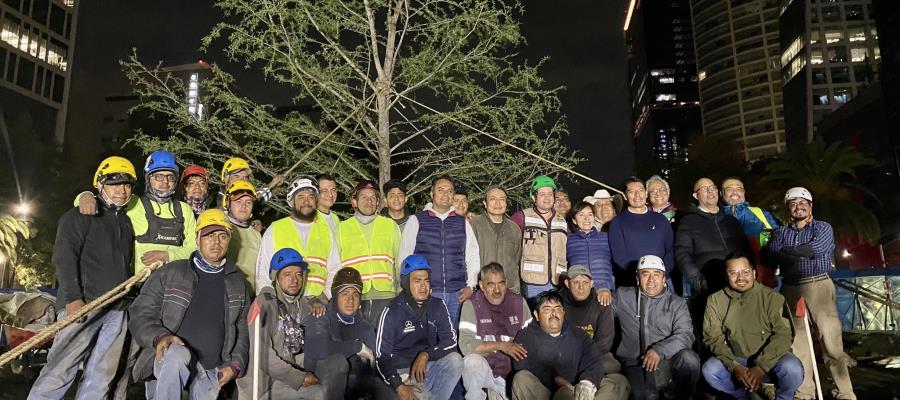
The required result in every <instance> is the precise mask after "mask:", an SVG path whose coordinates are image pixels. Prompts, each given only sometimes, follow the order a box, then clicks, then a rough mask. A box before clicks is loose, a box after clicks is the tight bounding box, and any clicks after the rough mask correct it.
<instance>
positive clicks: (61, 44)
mask: <svg viewBox="0 0 900 400" xmlns="http://www.w3.org/2000/svg"><path fill="white" fill-rule="evenodd" d="M0 13H2V15H0V106H2V107H3V108H4V109H5V110H6V113H7V114H8V115H9V114H17V113H28V114H30V115H31V118H32V121H33V126H34V129H35V131H36V133H37V134H40V135H41V136H42V137H41V139H42V140H45V141H47V142H51V141H52V142H55V143H56V144H58V145H60V144H62V142H63V140H64V138H65V122H66V113H67V103H68V94H69V84H70V82H69V77H70V70H71V66H72V65H71V64H72V49H73V48H74V46H72V43H73V42H74V40H75V28H76V26H77V20H78V4H77V3H76V2H75V1H74V0H3V1H2V2H0Z"/></svg>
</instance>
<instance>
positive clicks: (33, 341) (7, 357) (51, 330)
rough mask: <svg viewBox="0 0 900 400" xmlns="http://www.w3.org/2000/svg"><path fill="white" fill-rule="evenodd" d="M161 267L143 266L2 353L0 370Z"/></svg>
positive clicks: (124, 293)
mask: <svg viewBox="0 0 900 400" xmlns="http://www.w3.org/2000/svg"><path fill="white" fill-rule="evenodd" d="M162 265H163V263H162V261H157V262H155V263H153V264H150V265H148V266H145V267H144V268H142V269H141V270H140V271H138V272H137V274H135V275H134V276H132V277H131V278H128V280H127V281H125V282H122V283H120V284H119V286H116V287H115V288H113V289H112V290H110V291H108V292H106V293H104V294H103V295H102V296H100V297H98V298H96V299H94V300H93V301H91V302H90V303H88V304H85V306H84V307H81V308H79V309H78V311H76V312H75V313H74V314H72V315H67V316H66V319H64V320H62V321H56V322H54V323H53V324H51V325H50V326H48V327H46V328H44V329H42V330H41V331H40V332H38V333H37V334H36V335H34V336H32V337H31V338H30V339H28V340H26V341H24V342H22V343H21V344H19V345H18V346H16V347H15V348H13V349H10V350H8V351H7V352H6V353H3V355H0V368H2V367H3V366H5V365H6V364H8V363H9V362H10V361H12V360H14V359H16V358H18V357H19V356H21V355H22V354H23V353H25V352H26V351H28V350H31V349H32V348H34V347H35V346H37V345H38V344H39V343H41V342H43V341H44V340H45V339H47V338H49V337H50V336H53V335H55V334H57V333H59V331H61V330H63V329H64V328H65V327H67V326H69V325H72V324H73V323H75V322H77V321H78V320H80V319H81V318H84V316H85V315H87V314H88V313H90V312H91V311H94V310H96V309H100V308H104V307H106V306H108V305H110V304H112V303H113V302H115V301H116V300H118V299H120V298H121V297H122V296H125V295H126V294H127V293H128V292H129V291H130V290H131V288H132V287H133V286H134V285H135V284H138V283H141V282H143V281H145V280H146V279H147V277H148V276H150V273H151V272H153V271H155V270H157V269H159V267H161V266H162Z"/></svg>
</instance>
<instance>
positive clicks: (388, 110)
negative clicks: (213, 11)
mask: <svg viewBox="0 0 900 400" xmlns="http://www.w3.org/2000/svg"><path fill="white" fill-rule="evenodd" d="M217 6H218V7H219V8H220V9H221V10H222V11H223V12H224V14H225V19H224V21H225V22H222V23H220V24H218V25H217V26H216V27H215V28H214V29H213V31H212V32H211V33H210V35H209V36H207V37H206V38H205V39H204V46H209V45H210V43H212V42H213V41H214V40H222V39H224V40H225V41H226V42H227V46H226V53H227V55H228V56H229V57H230V58H231V59H233V60H235V61H238V62H241V63H243V64H244V65H245V66H246V67H247V68H255V69H259V70H261V71H262V73H263V74H265V76H266V78H267V79H269V80H271V81H273V82H274V83H275V84H282V85H287V86H289V87H291V88H293V89H295V90H296V96H295V98H294V103H295V104H297V105H306V106H309V105H312V106H313V107H314V108H315V109H316V110H318V111H317V112H316V113H302V112H290V113H287V115H284V116H276V115H275V114H274V113H273V111H274V107H272V106H271V105H262V104H257V103H255V102H253V101H251V100H249V99H247V98H246V97H242V96H241V95H239V94H238V93H236V92H235V91H234V88H235V86H236V83H235V82H234V80H233V78H232V77H231V76H230V75H229V74H227V73H225V72H224V71H222V70H221V69H219V68H218V67H217V66H215V65H214V66H212V69H211V73H210V76H209V77H207V78H205V79H203V82H202V83H201V88H202V90H203V96H204V97H203V100H202V101H203V103H204V104H205V106H206V109H207V110H209V114H207V116H206V117H205V118H204V119H203V120H199V121H198V120H196V119H195V118H192V117H191V116H190V115H189V114H188V112H187V107H186V106H185V101H184V98H185V96H184V90H185V88H184V85H185V83H184V81H183V80H182V79H179V78H176V77H174V76H172V75H171V74H168V73H166V72H165V71H163V70H162V69H161V68H160V66H147V65H144V64H142V63H141V62H140V60H139V59H138V57H137V55H136V54H134V55H132V56H131V57H130V58H128V59H127V60H125V61H123V63H122V65H123V68H124V70H125V72H126V74H127V76H128V78H129V79H130V81H131V82H132V84H133V86H134V87H135V91H136V93H137V94H138V95H139V96H140V98H141V105H140V106H139V109H141V110H145V111H148V112H150V113H152V114H154V115H157V116H159V117H161V118H162V119H163V120H165V121H167V122H166V123H167V127H166V128H167V131H168V132H167V134H166V135H160V134H159V132H138V134H137V135H136V136H135V137H134V138H133V139H132V143H134V144H136V145H138V146H140V147H141V148H143V149H144V150H145V152H149V151H152V150H154V149H158V148H167V149H169V150H171V151H173V152H175V153H176V154H177V155H178V156H179V157H180V158H181V159H182V160H190V161H191V162H198V163H202V164H205V165H206V166H207V167H211V168H213V169H212V170H218V168H219V166H221V164H222V162H224V160H225V159H227V158H228V157H230V156H233V155H237V156H243V157H245V158H247V159H249V160H251V163H252V164H254V166H255V168H256V169H257V171H259V172H261V174H260V173H257V177H260V176H259V175H267V176H274V175H275V174H278V173H281V172H283V171H285V170H288V169H289V168H290V167H291V166H293V165H294V164H295V163H299V165H298V166H297V167H296V169H294V170H293V171H292V172H293V173H292V174H291V176H289V177H288V178H289V179H291V178H294V177H296V176H298V175H312V174H315V173H318V172H330V173H332V174H334V175H336V176H338V177H339V184H340V185H341V186H342V189H343V190H344V191H349V189H350V188H351V187H352V185H353V184H354V182H355V181H357V180H358V179H362V178H369V179H374V180H376V181H378V182H379V183H383V182H384V181H386V180H387V179H390V178H399V179H403V180H405V181H406V182H408V184H409V187H410V191H411V194H416V193H421V192H423V191H425V190H427V189H428V187H429V184H430V180H431V179H432V178H433V177H435V176H437V175H440V174H448V175H451V176H453V177H455V178H456V179H458V180H459V181H460V182H461V183H462V184H464V185H465V186H467V187H468V188H470V190H472V191H474V192H477V191H479V190H481V189H483V188H484V187H486V186H487V185H491V184H499V185H503V186H505V187H507V188H510V189H511V193H512V195H513V196H514V197H516V198H519V199H525V198H526V197H527V182H528V181H530V179H531V178H533V177H534V176H535V175H539V174H549V175H557V174H558V173H559V172H560V171H559V169H557V168H555V167H552V166H550V165H548V164H547V163H543V162H540V161H538V160H536V159H534V158H532V157H529V156H527V155H525V154H522V153H520V152H517V151H515V150H512V149H511V148H509V147H507V146H505V145H503V144H501V143H498V142H497V141H495V140H493V139H490V138H488V137H486V136H484V135H481V134H478V133H476V132H473V131H472V130H471V129H469V128H467V127H465V126H464V124H468V125H471V126H474V127H478V129H480V130H482V131H484V132H489V133H491V134H492V135H495V136H497V137H498V138H499V139H501V140H503V141H506V142H509V143H513V144H515V145H518V146H520V147H523V148H525V149H528V150H529V151H532V152H534V153H536V154H539V155H540V156H543V157H546V158H548V159H550V160H553V161H555V162H558V163H560V164H561V165H564V166H566V167H572V166H574V165H575V164H576V163H577V162H578V161H579V159H578V158H577V157H576V155H575V154H574V152H573V151H571V150H568V149H566V148H565V147H564V146H563V145H562V144H561V142H560V139H561V138H563V137H564V136H566V135H567V134H568V128H567V125H566V121H565V119H564V118H563V117H561V116H560V114H559V109H560V102H559V98H558V97H557V91H558V90H560V89H559V88H550V89H548V88H545V86H546V85H545V82H544V80H543V79H542V78H541V77H540V75H539V73H538V68H539V66H540V63H537V64H529V63H521V62H519V61H517V56H518V55H517V54H516V49H517V47H518V46H521V45H523V44H524V39H523V37H522V35H521V34H520V32H519V22H518V21H517V19H516V18H517V17H518V16H519V15H520V14H521V13H522V12H523V9H522V7H521V5H520V4H519V3H518V2H504V1H499V0H449V1H409V0H393V1H374V0H372V1H370V0H364V1H340V0H320V1H302V0H301V1H297V0H265V1H261V2H248V1H244V0H220V1H218V2H217ZM307 153H309V155H308V156H306V154H307Z"/></svg>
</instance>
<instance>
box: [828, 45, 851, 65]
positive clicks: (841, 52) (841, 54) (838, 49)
mask: <svg viewBox="0 0 900 400" xmlns="http://www.w3.org/2000/svg"><path fill="white" fill-rule="evenodd" d="M828 61H830V62H833V63H841V62H847V48H846V47H844V46H832V47H829V48H828Z"/></svg>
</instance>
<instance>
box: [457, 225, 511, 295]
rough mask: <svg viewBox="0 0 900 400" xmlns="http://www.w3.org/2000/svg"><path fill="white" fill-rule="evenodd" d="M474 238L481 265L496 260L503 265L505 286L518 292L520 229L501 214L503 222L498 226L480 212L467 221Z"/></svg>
mask: <svg viewBox="0 0 900 400" xmlns="http://www.w3.org/2000/svg"><path fill="white" fill-rule="evenodd" d="M469 224H471V225H472V231H473V232H475V239H476V240H478V251H479V253H480V256H481V265H487V264H490V263H492V262H496V263H498V264H500V265H501V266H503V275H504V276H505V277H506V287H508V288H509V289H510V290H511V291H513V292H515V293H519V291H520V289H519V288H520V287H521V283H522V281H521V279H519V264H520V263H521V262H522V230H521V229H519V226H518V225H516V223H515V222H513V221H512V220H511V219H509V218H508V217H506V216H503V222H501V223H500V226H499V228H500V229H496V228H498V227H497V226H495V225H497V224H495V223H493V222H492V221H491V219H490V217H488V216H487V214H480V215H478V216H476V217H475V218H472V220H471V221H469Z"/></svg>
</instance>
